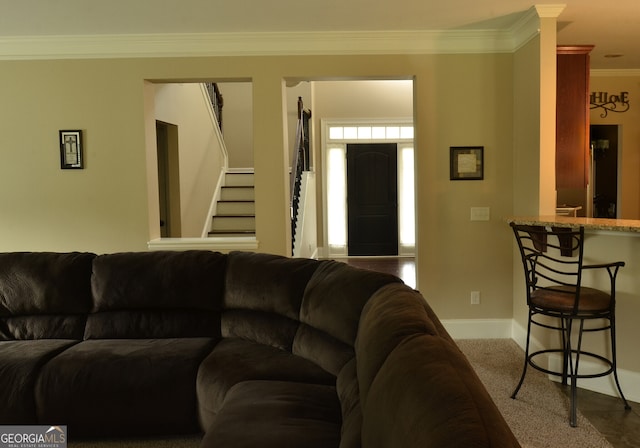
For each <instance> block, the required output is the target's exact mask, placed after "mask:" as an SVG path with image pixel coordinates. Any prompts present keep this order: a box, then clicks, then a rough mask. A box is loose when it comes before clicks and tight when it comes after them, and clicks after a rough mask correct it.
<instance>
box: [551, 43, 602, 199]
mask: <svg viewBox="0 0 640 448" xmlns="http://www.w3.org/2000/svg"><path fill="white" fill-rule="evenodd" d="M592 49H593V45H579V46H558V48H557V58H558V60H557V64H558V66H557V93H556V189H557V190H558V193H559V197H558V200H559V201H561V199H560V190H562V189H571V190H580V189H586V188H587V185H588V183H589V172H590V167H589V160H590V155H589V53H590V52H591V50H592ZM585 194H586V191H585ZM585 200H588V199H587V198H586V197H585Z"/></svg>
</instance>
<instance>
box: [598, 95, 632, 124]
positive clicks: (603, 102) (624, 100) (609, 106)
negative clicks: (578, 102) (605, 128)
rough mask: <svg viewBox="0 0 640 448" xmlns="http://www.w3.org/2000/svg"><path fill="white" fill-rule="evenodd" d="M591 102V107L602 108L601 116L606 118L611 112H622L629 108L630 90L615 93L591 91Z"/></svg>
mask: <svg viewBox="0 0 640 448" xmlns="http://www.w3.org/2000/svg"><path fill="white" fill-rule="evenodd" d="M589 103H591V109H602V113H601V114H600V117H602V118H605V117H606V116H607V115H608V114H609V112H615V113H622V112H626V111H628V110H629V92H620V93H619V94H613V95H610V94H609V92H591V95H590V96H589Z"/></svg>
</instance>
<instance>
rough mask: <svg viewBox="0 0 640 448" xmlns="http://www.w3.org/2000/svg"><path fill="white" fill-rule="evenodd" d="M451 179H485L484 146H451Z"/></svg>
mask: <svg viewBox="0 0 640 448" xmlns="http://www.w3.org/2000/svg"><path fill="white" fill-rule="evenodd" d="M449 149H450V155H449V179H451V180H482V179H484V160H483V159H484V146H451V147H450V148H449Z"/></svg>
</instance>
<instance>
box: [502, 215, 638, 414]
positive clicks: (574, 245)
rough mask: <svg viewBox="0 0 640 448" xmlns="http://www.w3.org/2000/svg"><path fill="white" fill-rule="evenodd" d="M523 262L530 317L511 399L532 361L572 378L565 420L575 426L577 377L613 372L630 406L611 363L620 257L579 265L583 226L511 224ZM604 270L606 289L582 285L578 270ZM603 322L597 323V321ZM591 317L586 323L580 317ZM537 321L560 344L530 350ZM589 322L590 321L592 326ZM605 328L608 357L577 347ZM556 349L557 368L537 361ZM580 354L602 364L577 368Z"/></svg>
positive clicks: (626, 404) (533, 364)
mask: <svg viewBox="0 0 640 448" xmlns="http://www.w3.org/2000/svg"><path fill="white" fill-rule="evenodd" d="M511 228H512V229H513V232H514V234H515V237H516V240H517V242H518V248H519V250H520V256H521V258H522V264H523V266H524V274H525V280H526V288H527V305H528V307H529V318H528V322H527V343H526V349H525V361H524V367H523V369H522V376H521V377H520V382H519V383H518V385H517V386H516V388H515V390H514V391H513V394H511V398H514V399H515V398H516V395H517V394H518V391H519V390H520V387H521V386H522V383H523V382H524V377H525V374H526V372H527V366H531V367H533V368H535V369H537V370H540V371H542V372H544V373H546V374H549V375H555V376H560V377H561V378H562V384H564V385H566V384H567V379H570V380H571V395H570V400H571V411H570V412H571V415H570V418H569V423H570V424H571V426H576V419H577V415H576V414H577V408H576V401H577V390H576V388H577V381H578V379H582V378H596V377H601V376H606V375H609V374H613V377H614V379H615V383H616V387H617V388H618V392H619V393H620V398H622V401H623V402H624V407H625V409H631V407H630V406H629V403H628V402H627V400H626V398H625V397H624V394H623V393H622V388H621V387H620V381H619V380H618V372H617V365H616V320H615V304H616V300H615V282H616V276H617V274H618V270H619V269H620V268H621V267H622V266H624V262H623V261H618V262H615V263H608V264H597V265H584V264H583V249H584V228H583V227H579V228H567V227H546V226H530V225H519V224H515V223H511ZM587 269H589V270H595V269H602V270H606V271H607V273H608V274H609V279H610V284H611V286H610V291H609V292H605V291H601V290H598V289H594V288H588V287H585V286H582V285H581V282H582V272H583V270H587ZM540 316H547V317H551V318H557V319H558V320H559V322H558V323H557V324H550V323H549V322H548V321H549V319H548V318H547V319H546V320H545V318H544V317H543V318H542V319H538V318H539V317H540ZM598 320H599V321H601V322H603V324H602V325H598V323H597V322H596V321H598ZM587 321H590V322H591V323H590V325H588V328H585V322H587ZM574 323H575V324H576V325H577V326H578V329H577V344H575V346H574V344H573V341H572V338H573V337H574V334H573V333H572V331H574ZM532 325H536V326H539V327H543V328H547V329H550V330H555V331H559V332H561V336H562V346H561V347H560V348H552V349H546V350H539V351H535V352H533V353H530V338H531V327H532ZM591 325H595V327H592V326H591ZM595 331H609V332H610V339H611V356H610V358H607V357H605V356H602V355H600V354H597V353H593V352H590V351H586V350H584V349H583V347H582V336H583V334H584V333H586V332H595ZM553 353H557V354H560V355H561V356H562V360H563V363H562V364H563V365H562V371H552V370H550V368H545V367H542V366H541V365H540V364H539V363H536V358H537V357H538V356H539V355H548V354H553ZM581 357H586V358H589V359H592V360H595V361H596V362H599V364H601V365H604V369H603V370H602V371H599V372H596V373H588V374H587V373H579V372H578V369H579V363H580V359H581Z"/></svg>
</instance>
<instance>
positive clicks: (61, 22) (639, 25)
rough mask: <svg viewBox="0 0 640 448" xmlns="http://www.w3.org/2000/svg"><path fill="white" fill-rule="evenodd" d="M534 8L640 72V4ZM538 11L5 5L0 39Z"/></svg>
mask: <svg viewBox="0 0 640 448" xmlns="http://www.w3.org/2000/svg"><path fill="white" fill-rule="evenodd" d="M534 1H535V0H534ZM535 4H540V5H557V4H563V5H566V7H565V9H564V10H563V12H562V13H561V14H560V16H559V18H558V44H566V45H587V44H589V45H595V48H594V49H593V51H592V53H591V67H592V69H615V70H620V69H640V44H639V43H640V0H613V1H611V0H610V1H602V0H564V1H563V2H554V1H544V0H539V1H538V2H537V3H535ZM533 5H534V3H531V0H446V1H442V0H438V1H436V0H393V1H386V2H383V1H375V2H372V1H371V0H324V1H310V0H269V1H266V0H234V1H231V0H226V1H222V0H109V1H103V0H100V1H98V0H55V1H52V0H19V1H18V0H0V38H12V39H17V38H28V37H37V36H39V37H42V36H75V35H78V36H90V35H118V34H125V35H131V34H159V35H165V34H174V33H175V34H183V33H230V32H293V31H316V32H322V31H332V32H335V31H369V32H371V31H432V30H435V31H453V30H461V31H464V30H501V29H508V28H509V27H510V26H511V25H513V24H514V23H516V21H517V20H518V19H519V18H521V17H523V15H524V14H525V13H526V11H528V10H529V9H530V8H531V7H532V6H533ZM0 45H2V44H1V43H0Z"/></svg>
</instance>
